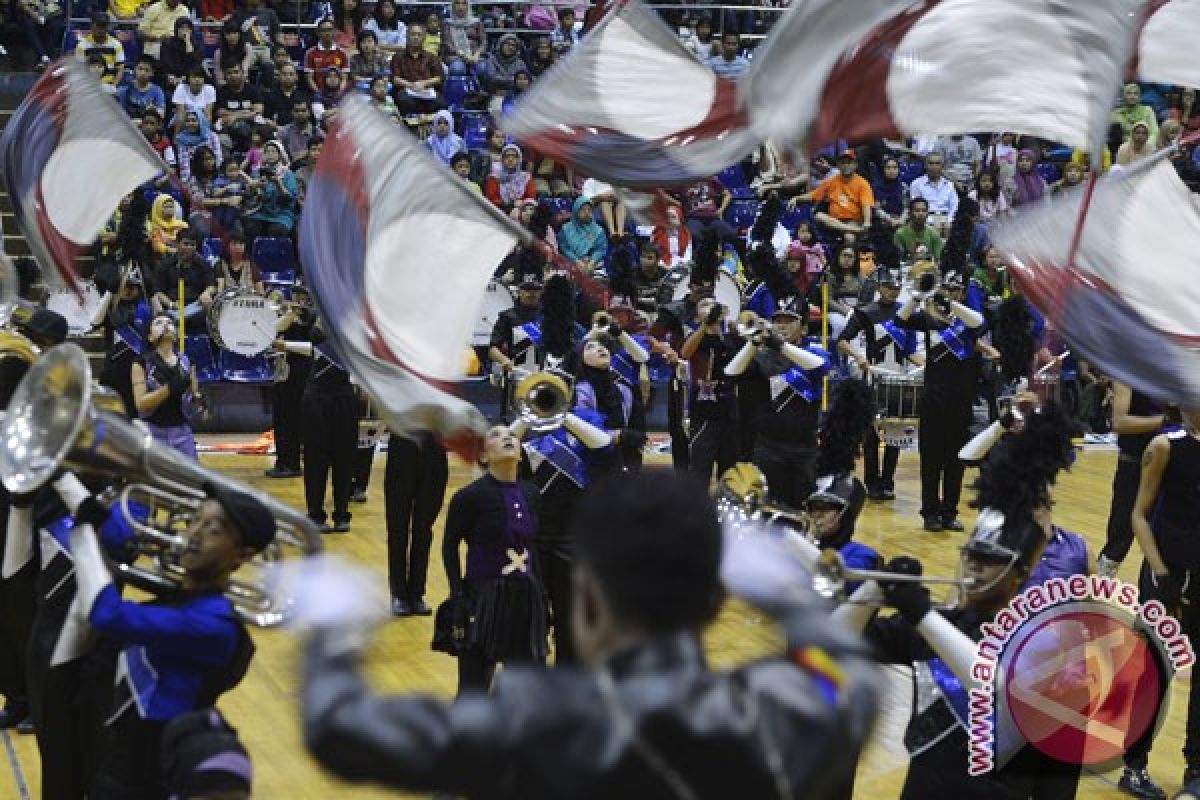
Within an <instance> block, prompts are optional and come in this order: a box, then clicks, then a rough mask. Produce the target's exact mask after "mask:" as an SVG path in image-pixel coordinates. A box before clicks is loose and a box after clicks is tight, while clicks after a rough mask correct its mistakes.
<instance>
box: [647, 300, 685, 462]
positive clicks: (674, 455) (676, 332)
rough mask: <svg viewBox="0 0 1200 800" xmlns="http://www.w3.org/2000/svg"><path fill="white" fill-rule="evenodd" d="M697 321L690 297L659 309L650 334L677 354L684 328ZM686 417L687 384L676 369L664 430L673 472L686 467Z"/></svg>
mask: <svg viewBox="0 0 1200 800" xmlns="http://www.w3.org/2000/svg"><path fill="white" fill-rule="evenodd" d="M695 318H696V304H695V303H694V302H692V301H691V299H690V297H689V298H684V299H683V300H680V301H678V302H675V303H671V304H669V305H666V306H662V307H661V308H660V309H659V312H658V317H657V319H656V320H655V323H654V329H653V331H652V333H653V335H654V337H655V338H657V339H665V340H666V341H667V343H668V344H669V345H670V346H671V349H673V350H674V351H675V352H676V353H678V352H679V348H681V347H682V346H683V342H684V340H686V339H687V326H688V325H689V324H690V323H691V321H692V320H694V319H695ZM686 417H687V385H686V384H685V383H684V382H683V381H681V380H680V379H679V372H678V370H677V371H676V372H675V374H674V375H673V376H672V377H671V381H670V383H668V384H667V430H668V432H669V433H670V434H671V463H672V465H673V466H674V467H675V469H684V470H686V469H687V468H688V465H689V461H690V459H689V457H688V433H687V430H686V428H684V424H683V423H684V419H685V418H686Z"/></svg>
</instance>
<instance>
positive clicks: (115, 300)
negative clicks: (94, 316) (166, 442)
mask: <svg viewBox="0 0 1200 800" xmlns="http://www.w3.org/2000/svg"><path fill="white" fill-rule="evenodd" d="M96 283H97V285H98V286H99V287H101V288H102V290H103V291H108V292H112V293H113V297H112V300H111V301H110V303H109V306H108V313H107V314H105V315H104V321H103V323H102V327H103V330H104V344H105V350H106V352H107V353H108V356H107V357H106V358H105V359H104V367H103V368H102V369H101V370H100V377H99V381H100V384H101V385H103V386H107V387H109V388H110V389H112V390H113V391H115V392H116V393H117V394H119V395H120V396H121V401H122V402H123V403H124V404H125V414H126V416H128V417H129V418H130V419H137V418H138V411H137V404H136V402H135V401H134V397H133V376H132V369H133V365H134V362H136V361H137V360H138V356H140V355H141V353H142V350H143V349H144V348H145V346H146V341H145V326H146V325H147V324H148V323H149V321H150V319H151V318H152V317H153V313H152V312H151V310H150V305H149V304H148V303H147V302H146V301H145V299H144V297H143V296H141V295H139V296H138V298H137V300H135V301H133V302H132V303H127V302H124V301H123V300H121V298H120V297H119V296H118V294H117V292H118V289H119V288H120V285H121V280H120V275H119V274H118V271H117V267H116V265H115V264H105V265H101V266H100V267H99V268H98V269H97V271H96Z"/></svg>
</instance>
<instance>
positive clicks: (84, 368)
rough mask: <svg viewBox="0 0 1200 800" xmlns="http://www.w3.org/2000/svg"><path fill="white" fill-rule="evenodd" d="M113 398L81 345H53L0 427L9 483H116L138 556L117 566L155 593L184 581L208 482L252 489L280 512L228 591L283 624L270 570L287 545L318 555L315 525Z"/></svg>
mask: <svg viewBox="0 0 1200 800" xmlns="http://www.w3.org/2000/svg"><path fill="white" fill-rule="evenodd" d="M109 394H112V396H111V397H110V396H109ZM114 399H115V400H116V402H118V403H119V402H120V399H119V397H116V395H115V393H108V392H104V391H100V390H98V389H97V388H96V387H94V386H93V384H92V379H91V370H90V369H89V367H88V361H87V356H86V355H85V354H84V352H83V350H81V349H80V348H79V347H78V346H76V345H74V344H69V343H68V344H62V345H59V346H57V347H54V348H51V349H50V350H47V351H46V352H45V353H44V354H43V355H42V357H41V358H39V359H38V361H37V362H36V363H35V364H34V365H33V366H32V367H31V368H30V370H29V372H28V373H27V374H26V376H25V378H24V379H23V380H22V381H21V383H20V385H18V387H17V390H16V392H15V393H14V394H13V397H12V401H11V402H10V404H9V410H8V414H7V416H6V417H5V419H4V422H3V425H2V426H0V436H2V437H3V440H4V442H5V443H6V446H5V447H4V448H2V449H0V475H2V476H3V482H4V486H5V488H7V489H8V490H9V491H10V492H18V493H27V492H30V491H32V490H35V489H37V488H39V487H41V486H43V485H44V484H45V483H46V482H48V481H49V480H51V479H52V478H53V476H54V475H55V473H56V472H58V470H60V469H68V470H73V471H77V472H80V473H90V474H98V475H102V476H106V477H110V478H115V479H117V480H118V481H120V484H119V488H118V489H116V490H114V492H112V493H110V495H109V497H108V498H107V499H109V500H113V501H114V502H115V503H117V504H119V505H120V506H121V509H122V511H123V512H124V513H125V515H126V516H127V517H128V518H129V519H130V520H131V521H132V524H133V528H134V530H135V531H136V532H137V533H138V536H139V546H140V551H141V552H140V555H139V558H138V559H137V560H136V561H134V562H133V563H132V564H117V565H116V569H117V570H118V571H119V572H120V573H121V574H122V575H124V576H125V578H126V579H127V580H129V581H130V582H131V583H133V584H134V585H136V586H138V587H140V588H143V589H146V590H148V591H151V592H160V591H163V590H168V589H175V588H178V586H179V584H180V581H181V580H182V577H183V570H182V568H181V567H180V566H179V564H178V558H179V556H180V555H181V553H182V551H183V549H184V548H185V547H186V545H187V540H186V537H185V536H184V533H185V531H186V530H187V528H188V525H189V524H190V522H191V519H192V517H193V516H194V515H195V514H196V512H197V511H198V509H199V507H200V504H201V503H202V502H203V501H204V498H205V495H204V492H203V490H202V487H203V486H204V484H205V483H213V484H216V485H218V486H220V487H223V488H225V489H230V490H235V491H239V492H243V493H246V494H251V495H253V496H254V497H255V498H257V499H258V500H259V501H260V502H261V503H263V505H265V506H266V507H267V509H268V510H269V511H270V512H271V514H272V516H273V517H274V518H275V524H276V526H277V527H276V536H275V541H274V542H273V543H272V544H271V545H270V546H269V547H267V548H266V549H265V550H264V551H263V552H262V553H261V554H260V555H259V556H257V557H256V558H255V560H254V562H252V563H250V564H246V565H244V566H243V567H242V568H241V569H242V570H243V571H242V572H240V573H239V574H240V576H241V577H239V578H238V579H236V580H234V581H232V582H231V584H230V587H229V590H228V593H227V596H228V597H229V599H230V601H231V602H232V603H233V605H234V607H235V608H236V609H237V611H238V614H239V616H241V618H242V619H243V620H245V621H246V622H248V623H250V624H252V625H256V626H259V627H271V626H274V625H278V624H280V623H281V622H283V621H284V620H285V619H286V617H287V613H288V608H289V606H290V605H291V601H290V599H289V598H281V597H277V596H275V595H274V593H272V592H271V591H270V586H269V580H268V577H267V575H266V574H265V573H266V569H267V567H268V566H269V564H270V563H271V562H275V561H279V560H280V559H281V558H282V557H283V553H284V551H285V547H286V548H290V549H297V550H300V551H301V552H302V553H303V554H304V555H313V554H315V553H318V552H320V550H321V537H320V533H319V532H318V531H317V528H316V525H314V524H313V522H312V521H311V520H309V519H308V518H307V517H306V516H305V515H303V514H301V513H300V512H298V511H296V510H295V509H293V508H291V507H289V506H287V505H284V504H283V503H281V502H279V501H278V500H276V499H275V498H274V497H272V496H271V495H269V494H267V493H266V492H261V491H257V490H255V489H252V488H250V487H247V486H245V485H243V484H241V483H239V482H237V481H234V480H232V479H231V478H228V477H226V476H225V475H222V474H221V473H219V472H215V471H213V470H209V469H207V468H205V467H203V466H201V465H200V463H199V462H197V461H193V460H192V459H190V458H188V457H187V456H185V455H183V454H182V453H180V452H178V451H176V450H174V449H172V448H169V447H166V446H164V445H162V444H159V443H158V442H155V441H154V439H153V438H152V437H151V436H150V434H149V433H148V432H147V431H146V430H145V429H144V428H142V427H140V426H138V425H137V424H134V423H132V422H130V421H129V420H127V419H125V418H124V416H123V415H121V414H120V413H117V412H115V411H114V410H112V409H113V408H114V402H113V401H114ZM114 495H115V500H114V497H113V496H114ZM135 503H136V504H139V505H141V506H143V507H145V508H146V509H148V512H149V513H148V514H147V515H146V519H145V521H144V522H141V521H138V519H137V518H135V516H134V515H133V514H132V513H130V512H131V511H132V510H133V509H132V506H133V504H135ZM247 573H251V574H252V576H253V577H247Z"/></svg>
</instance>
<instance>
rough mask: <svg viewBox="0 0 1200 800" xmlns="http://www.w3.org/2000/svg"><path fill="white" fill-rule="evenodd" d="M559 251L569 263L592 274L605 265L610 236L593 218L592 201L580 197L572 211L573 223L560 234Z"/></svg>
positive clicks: (566, 226)
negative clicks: (594, 270) (598, 267)
mask: <svg viewBox="0 0 1200 800" xmlns="http://www.w3.org/2000/svg"><path fill="white" fill-rule="evenodd" d="M558 249H559V252H560V253H562V254H563V256H565V257H566V259H567V260H568V261H570V262H571V263H572V264H575V265H576V266H578V267H579V268H580V269H582V270H583V271H584V272H587V273H590V272H591V271H592V270H593V269H595V268H596V267H597V266H600V265H601V264H603V263H604V256H605V255H606V254H607V253H608V235H607V234H606V233H605V232H604V228H603V227H601V226H600V225H599V224H597V223H596V220H595V219H594V218H593V217H592V201H591V200H589V199H587V198H586V197H584V196H583V195H580V196H579V198H578V199H576V200H575V207H574V208H573V209H571V221H570V222H568V223H567V224H565V225H563V226H562V229H561V230H559V232H558Z"/></svg>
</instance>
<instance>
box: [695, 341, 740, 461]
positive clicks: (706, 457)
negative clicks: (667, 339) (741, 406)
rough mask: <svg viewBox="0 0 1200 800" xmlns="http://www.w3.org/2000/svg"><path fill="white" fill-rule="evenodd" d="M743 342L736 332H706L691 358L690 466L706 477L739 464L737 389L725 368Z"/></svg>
mask: <svg viewBox="0 0 1200 800" xmlns="http://www.w3.org/2000/svg"><path fill="white" fill-rule="evenodd" d="M741 344H742V343H741V340H740V339H738V337H737V336H736V335H735V334H733V333H726V334H724V335H721V336H717V335H715V334H706V335H705V336H704V339H703V341H702V342H701V343H700V346H699V347H698V348H696V352H695V353H693V354H692V357H691V358H690V359H688V363H689V366H690V368H691V381H690V385H689V386H688V460H689V464H688V469H690V470H691V471H692V472H693V473H695V474H696V475H698V476H700V477H701V478H703V479H704V480H708V479H709V478H710V477H711V476H712V472H713V467H714V466H715V467H716V468H717V475H718V477H719V476H720V475H721V474H722V473H723V472H725V470H727V469H729V468H730V467H732V466H733V465H734V464H735V463H737V456H738V429H737V388H736V385H735V383H734V379H733V378H730V377H729V376H728V375H726V374H725V367H726V366H728V364H729V362H730V361H731V360H732V359H733V357H734V356H735V355H736V354H737V351H738V350H740V349H741Z"/></svg>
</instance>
